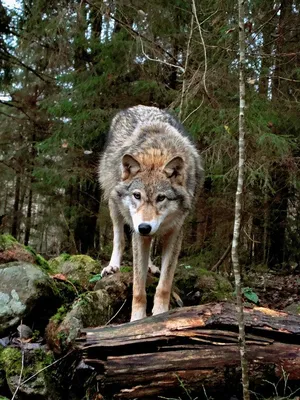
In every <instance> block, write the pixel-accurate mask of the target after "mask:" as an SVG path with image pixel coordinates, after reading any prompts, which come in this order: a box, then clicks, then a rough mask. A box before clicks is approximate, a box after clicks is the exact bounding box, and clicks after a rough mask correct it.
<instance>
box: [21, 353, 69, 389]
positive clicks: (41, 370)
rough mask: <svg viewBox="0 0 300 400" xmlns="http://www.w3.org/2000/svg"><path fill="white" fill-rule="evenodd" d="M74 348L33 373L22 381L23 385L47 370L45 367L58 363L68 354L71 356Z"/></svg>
mask: <svg viewBox="0 0 300 400" xmlns="http://www.w3.org/2000/svg"><path fill="white" fill-rule="evenodd" d="M73 352H74V350H71V351H70V352H69V353H67V354H65V355H64V356H63V357H61V358H59V359H58V360H55V361H53V363H51V364H49V365H46V367H44V368H42V369H40V370H39V371H37V372H36V373H35V374H33V375H31V376H30V377H29V378H27V379H25V381H23V382H21V385H20V386H22V385H24V384H25V383H27V382H28V381H31V379H33V378H35V377H36V376H37V375H39V374H40V373H41V372H43V371H45V369H48V368H50V367H52V366H53V365H55V364H57V363H58V362H59V361H61V360H63V359H64V358H66V357H67V356H69V355H70V354H71V353H73Z"/></svg>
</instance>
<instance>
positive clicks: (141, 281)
mask: <svg viewBox="0 0 300 400" xmlns="http://www.w3.org/2000/svg"><path fill="white" fill-rule="evenodd" d="M150 246H151V237H142V236H140V235H137V234H136V233H134V234H133V235H132V249H133V296H132V310H131V321H136V320H137V319H141V318H144V317H146V305H147V304H146V302H147V299H146V278H147V271H148V262H149V256H150Z"/></svg>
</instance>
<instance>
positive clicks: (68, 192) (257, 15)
mask: <svg viewBox="0 0 300 400" xmlns="http://www.w3.org/2000/svg"><path fill="white" fill-rule="evenodd" d="M195 5H196V7H197V18H195V17H194V15H193V14H192V12H191V5H190V3H189V2H186V1H183V0H176V1H174V2H170V1H165V0H154V1H151V2H149V1H144V0H137V1H133V2H131V1H127V0H124V1H123V0H122V1H106V0H103V1H102V0H85V1H79V0H78V1H64V0H58V1H57V0H54V1H45V0H39V1H37V0H29V1H22V0H19V1H17V2H16V3H14V5H12V4H11V3H9V2H4V1H3V2H1V1H0V41H1V49H0V79H1V93H0V126H1V127H0V184H1V188H2V190H1V191H0V218H1V219H0V223H1V228H0V229H1V233H9V234H11V235H13V236H14V237H15V238H16V239H17V240H19V241H20V242H21V243H24V244H25V245H30V246H32V247H33V248H34V249H35V250H36V251H38V252H39V253H41V254H42V255H43V256H44V257H45V258H50V257H55V256H56V255H58V254H60V253H63V252H64V253H69V254H89V255H91V256H92V257H95V258H101V259H103V260H108V258H109V256H110V252H111V248H112V229H111V222H110V218H109V213H108V208H107V206H106V205H105V204H102V201H101V193H100V189H99V184H98V181H97V165H98V160H99V155H100V153H101V151H102V150H103V147H104V143H105V139H106V135H107V132H108V127H109V123H110V121H111V119H112V117H113V116H114V115H115V114H116V113H117V112H118V111H119V110H120V109H123V108H127V107H130V106H133V105H137V104H144V105H153V106H157V107H160V108H165V109H168V110H169V111H170V112H171V113H173V114H174V115H176V116H177V117H179V118H180V120H181V121H182V122H183V124H184V126H185V128H186V130H187V131H188V132H189V133H190V134H191V135H192V137H193V139H194V141H195V143H196V145H197V148H198V149H199V151H200V152H201V154H202V156H203V158H204V160H205V175H206V178H205V183H204V186H203V189H202V191H201V194H200V197H199V200H198V201H197V203H196V205H195V208H194V211H193V212H192V213H191V215H190V216H189V218H188V220H187V222H186V229H185V236H184V241H183V248H182V256H197V257H198V260H199V263H200V264H201V265H203V266H204V267H206V268H213V267H215V266H216V265H217V263H218V261H220V260H222V261H223V259H224V261H223V263H222V268H223V269H225V270H226V271H228V272H229V271H230V268H231V261H230V251H229V250H230V244H231V240H232V229H233V218H234V201H235V191H236V181H237V171H238V165H237V160H238V104H239V94H238V28H237V9H236V4H235V2H232V1H229V0H226V1H220V0H215V1H213V2H212V1H201V2H200V1H196V3H195ZM245 28H246V40H247V43H246V44H247V48H246V60H247V62H246V79H247V86H246V104H247V108H246V116H245V120H246V141H247V144H246V166H245V174H246V175H245V186H244V202H243V206H242V208H243V209H242V227H241V247H240V255H241V265H242V266H243V267H245V268H248V269H250V268H252V267H253V266H263V267H267V268H272V269H274V268H275V269H280V270H281V269H283V270H285V269H287V268H289V269H290V268H296V267H298V268H299V261H300V247H299V234H300V219H299V201H300V198H299V195H300V191H299V182H300V181H299V168H298V165H299V132H300V118H299V111H300V110H299V100H300V90H299V89H300V54H299V42H300V2H299V1H298V0H282V1H254V0H250V1H249V2H248V9H247V18H246V20H245ZM102 173H105V171H102ZM228 249H229V250H228ZM226 250H227V252H226ZM223 256H224V257H223Z"/></svg>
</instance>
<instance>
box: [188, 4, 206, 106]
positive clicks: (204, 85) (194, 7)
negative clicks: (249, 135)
mask: <svg viewBox="0 0 300 400" xmlns="http://www.w3.org/2000/svg"><path fill="white" fill-rule="evenodd" d="M192 10H193V14H194V17H195V19H196V23H197V26H198V30H199V34H200V38H201V42H202V46H203V52H204V72H203V77H202V82H203V87H204V90H205V93H206V95H207V97H208V98H210V96H209V94H208V90H207V87H206V73H207V54H206V46H205V42H204V38H203V35H202V28H201V24H200V22H199V20H198V16H197V9H196V4H195V0H192Z"/></svg>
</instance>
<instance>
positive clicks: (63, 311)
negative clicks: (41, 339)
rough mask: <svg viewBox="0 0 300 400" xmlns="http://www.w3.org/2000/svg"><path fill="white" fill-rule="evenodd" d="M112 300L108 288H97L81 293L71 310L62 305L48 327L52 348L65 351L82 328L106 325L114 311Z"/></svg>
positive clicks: (55, 350)
mask: <svg viewBox="0 0 300 400" xmlns="http://www.w3.org/2000/svg"><path fill="white" fill-rule="evenodd" d="M111 301H112V299H111V297H110V296H109V295H108V293H107V291H106V290H97V291H94V292H86V293H84V294H83V295H81V296H80V297H79V298H78V299H77V300H76V301H75V302H74V303H73V305H72V307H71V309H69V310H68V309H67V308H66V307H60V308H59V309H58V310H57V312H56V314H54V315H53V317H52V318H51V320H50V322H49V324H48V326H47V328H46V337H47V342H48V344H49V346H50V348H51V349H53V351H54V352H55V353H62V352H65V351H67V350H68V349H69V348H70V347H72V345H73V343H74V341H75V339H76V338H77V337H78V335H79V333H80V330H81V329H83V328H87V327H91V326H94V327H95V326H101V325H105V324H106V323H107V322H108V321H109V319H110V318H111V317H112V315H113V312H114V310H113V307H112V303H111Z"/></svg>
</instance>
